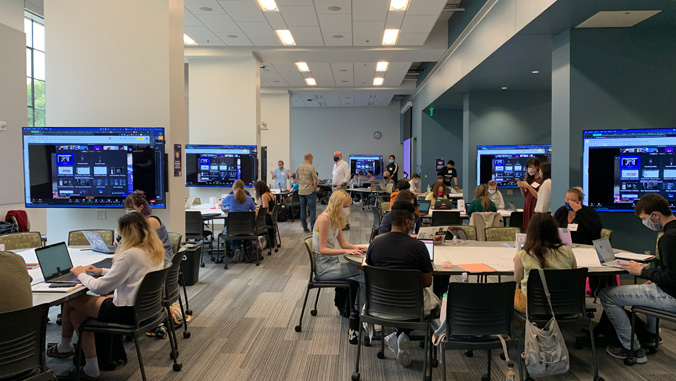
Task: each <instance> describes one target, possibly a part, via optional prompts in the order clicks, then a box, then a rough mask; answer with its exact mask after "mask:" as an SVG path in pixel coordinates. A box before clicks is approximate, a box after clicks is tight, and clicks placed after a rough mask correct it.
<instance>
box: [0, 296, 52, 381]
mask: <svg viewBox="0 0 676 381" xmlns="http://www.w3.org/2000/svg"><path fill="white" fill-rule="evenodd" d="M48 312H49V305H48V304H40V305H37V306H33V307H29V308H25V309H22V310H16V311H11V312H5V313H2V314H0V327H2V329H0V380H55V379H56V376H55V375H54V373H53V372H52V371H51V370H50V369H49V368H48V367H47V363H46V361H45V337H46V334H47V313H48Z"/></svg>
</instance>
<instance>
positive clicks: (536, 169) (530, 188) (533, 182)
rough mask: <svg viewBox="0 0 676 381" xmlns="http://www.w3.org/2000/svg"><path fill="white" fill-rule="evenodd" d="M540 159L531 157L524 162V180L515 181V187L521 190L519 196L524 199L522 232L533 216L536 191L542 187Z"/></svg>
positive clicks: (536, 199) (536, 197)
mask: <svg viewBox="0 0 676 381" xmlns="http://www.w3.org/2000/svg"><path fill="white" fill-rule="evenodd" d="M540 164H541V162H540V159H538V158H537V157H531V158H530V159H528V161H526V173H527V175H526V179H525V180H524V181H520V180H519V179H516V180H517V181H516V185H517V186H518V187H519V188H521V195H522V196H523V198H524V199H525V201H524V203H523V225H522V226H521V228H522V229H523V230H527V229H528V223H529V222H530V219H531V217H533V215H534V214H535V204H537V201H538V191H539V190H540V185H542V178H541V177H540Z"/></svg>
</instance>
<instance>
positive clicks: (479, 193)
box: [467, 184, 498, 216]
mask: <svg viewBox="0 0 676 381" xmlns="http://www.w3.org/2000/svg"><path fill="white" fill-rule="evenodd" d="M497 211H498V208H497V207H496V206H495V204H494V203H493V201H491V199H490V197H489V196H488V189H487V188H486V186H485V185H483V184H481V185H477V187H476V189H475V190H474V200H473V201H472V202H470V204H469V207H468V208H467V215H468V216H471V215H472V213H474V212H497Z"/></svg>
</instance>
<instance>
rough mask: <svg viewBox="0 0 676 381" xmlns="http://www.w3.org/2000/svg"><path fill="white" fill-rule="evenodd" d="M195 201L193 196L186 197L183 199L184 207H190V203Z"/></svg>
mask: <svg viewBox="0 0 676 381" xmlns="http://www.w3.org/2000/svg"><path fill="white" fill-rule="evenodd" d="M193 202H195V197H188V199H187V200H185V208H186V209H190V208H192V203H193Z"/></svg>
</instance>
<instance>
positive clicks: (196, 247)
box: [179, 243, 202, 286]
mask: <svg viewBox="0 0 676 381" xmlns="http://www.w3.org/2000/svg"><path fill="white" fill-rule="evenodd" d="M182 247H183V248H185V250H184V251H179V254H181V253H182V254H183V260H181V272H182V273H183V281H184V282H185V285H186V286H192V285H193V284H195V283H197V282H198V281H199V278H200V254H201V252H202V244H201V243H188V244H185V245H183V246H182Z"/></svg>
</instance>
